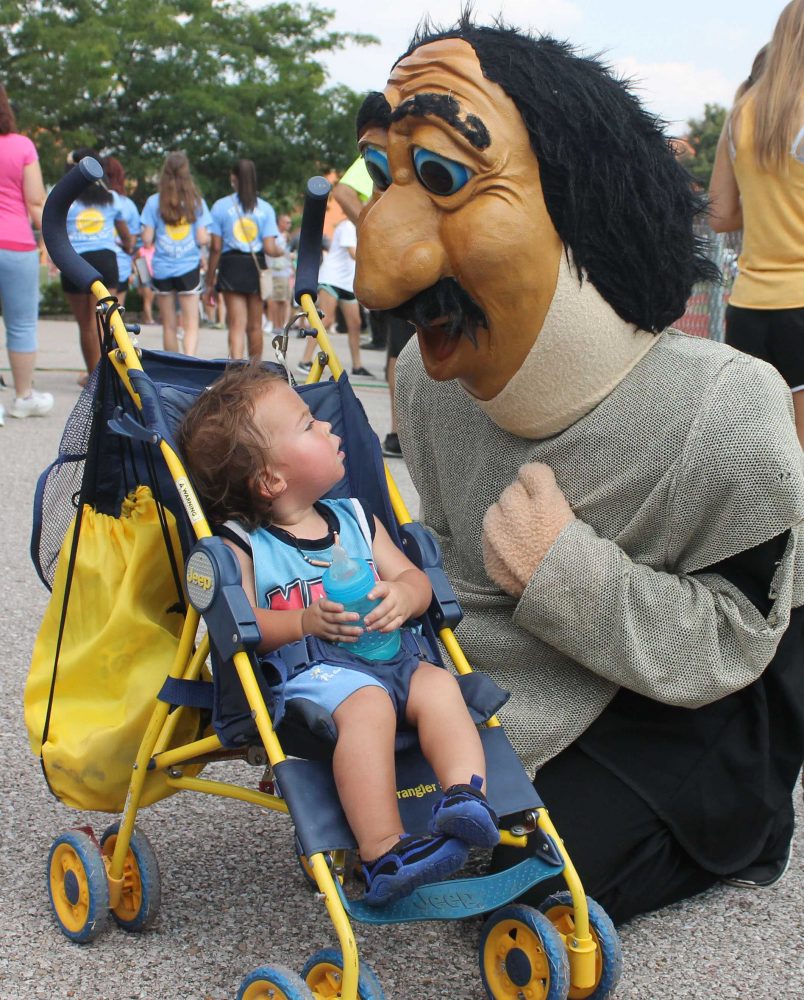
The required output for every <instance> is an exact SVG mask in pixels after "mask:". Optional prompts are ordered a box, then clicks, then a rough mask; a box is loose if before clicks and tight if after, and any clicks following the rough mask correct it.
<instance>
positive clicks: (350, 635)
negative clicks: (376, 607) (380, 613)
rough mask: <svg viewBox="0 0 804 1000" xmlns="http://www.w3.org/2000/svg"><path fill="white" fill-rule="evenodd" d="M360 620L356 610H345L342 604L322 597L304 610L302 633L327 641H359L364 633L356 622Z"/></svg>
mask: <svg viewBox="0 0 804 1000" xmlns="http://www.w3.org/2000/svg"><path fill="white" fill-rule="evenodd" d="M359 620H360V615H359V614H357V613H356V612H354V611H344V610H343V605H342V604H338V603H337V602H335V601H329V600H327V598H326V597H322V598H321V600H320V601H316V602H315V604H311V605H310V606H309V607H307V608H305V609H304V611H303V612H302V617H301V625H302V633H303V634H304V635H315V636H318V638H319V639H326V640H327V642H357V640H358V639H359V638H360V636H361V635H362V634H363V629H362V628H360V627H356V626H355V624H354V623H355V622H356V621H359Z"/></svg>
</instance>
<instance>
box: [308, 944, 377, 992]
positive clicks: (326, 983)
mask: <svg viewBox="0 0 804 1000" xmlns="http://www.w3.org/2000/svg"><path fill="white" fill-rule="evenodd" d="M302 978H303V979H304V981H305V982H306V983H307V985H308V986H309V987H310V989H311V990H312V991H313V994H314V995H315V997H316V1000H319V998H320V1000H339V998H340V995H341V983H342V981H343V956H342V954H341V951H340V949H339V948H322V949H321V951H317V952H316V953H315V954H314V955H313V956H312V958H310V959H308V960H307V962H305V964H304V968H303V969H302ZM357 1000H385V993H383V989H382V986H380V981H379V979H378V978H377V975H376V973H375V972H374V970H373V969H372V968H371V966H370V965H368V964H367V963H366V962H361V963H360V972H359V974H358V979H357Z"/></svg>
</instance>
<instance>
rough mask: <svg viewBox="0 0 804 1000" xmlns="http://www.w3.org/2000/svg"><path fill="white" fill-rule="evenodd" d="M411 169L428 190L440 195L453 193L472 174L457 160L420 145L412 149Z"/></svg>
mask: <svg viewBox="0 0 804 1000" xmlns="http://www.w3.org/2000/svg"><path fill="white" fill-rule="evenodd" d="M413 169H414V170H415V171H416V176H417V177H418V178H419V181H420V182H421V183H422V184H423V185H424V187H426V188H427V190H428V191H432V193H433V194H440V195H450V194H455V193H456V192H457V191H460V190H461V188H462V187H463V186H464V184H466V182H467V181H468V180H469V178H470V177H471V176H472V171H471V170H470V169H469V168H468V167H465V166H464V165H463V164H462V163H458V162H457V160H448V159H447V157H446V156H439V155H438V153H433V152H432V151H431V150H429V149H422V148H421V147H420V146H416V147H414V149H413Z"/></svg>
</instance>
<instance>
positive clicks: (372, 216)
mask: <svg viewBox="0 0 804 1000" xmlns="http://www.w3.org/2000/svg"><path fill="white" fill-rule="evenodd" d="M357 232H358V238H357V255H356V257H357V268H356V271H355V295H356V296H357V298H358V299H359V300H360V302H361V303H362V304H363V305H364V306H365V307H366V308H367V309H393V308H394V307H395V306H398V305H401V304H402V303H403V302H407V300H408V299H410V298H412V297H413V296H414V295H416V293H417V292H421V291H423V290H424V289H425V288H429V287H430V286H431V285H434V284H435V283H436V282H437V281H438V280H439V278H444V277H447V276H448V275H449V264H448V261H447V256H446V253H445V251H444V247H443V245H442V243H441V237H440V232H439V213H438V211H437V209H436V208H435V206H434V205H433V203H432V202H431V201H430V199H429V198H428V197H427V196H426V194H425V193H424V192H423V191H421V189H419V188H418V185H417V186H415V187H414V186H413V185H394V184H392V185H391V187H390V188H388V190H387V191H385V192H383V194H382V195H380V196H379V197H378V198H377V200H376V201H374V202H371V203H369V205H368V207H367V208H366V209H365V211H364V212H363V214H362V215H361V216H360V221H359V223H358V230H357Z"/></svg>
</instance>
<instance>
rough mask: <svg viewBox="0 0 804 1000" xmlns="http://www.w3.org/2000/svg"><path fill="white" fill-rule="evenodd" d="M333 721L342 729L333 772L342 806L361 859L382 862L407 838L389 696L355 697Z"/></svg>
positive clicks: (373, 690)
mask: <svg viewBox="0 0 804 1000" xmlns="http://www.w3.org/2000/svg"><path fill="white" fill-rule="evenodd" d="M332 717H333V720H334V721H335V725H336V726H337V727H338V742H337V743H336V744H335V754H334V757H333V760H332V770H333V773H334V775H335V784H336V786H337V788H338V795H339V797H340V800H341V805H342V806H343V811H344V813H345V814H346V818H347V820H348V821H349V826H350V827H351V828H352V833H354V835H355V839H356V840H357V846H358V850H359V851H360V857H361V858H363V859H364V860H371V859H373V858H378V857H380V855H381V854H384V853H385V852H386V851H388V850H390V849H391V848H392V847H393V846H394V844H396V842H397V841H398V840H399V838H400V837H401V836H402V833H403V829H402V819H401V817H400V815H399V806H398V805H397V798H396V771H395V766H394V737H395V735H396V713H395V712H394V707H393V704H392V703H391V699H390V698H389V696H388V693H387V692H386V691H385V690H384V689H383V688H379V687H374V686H372V687H363V688H359V689H358V690H357V691H355V693H354V694H352V695H350V696H349V697H348V698H347V699H346V700H345V701H343V702H341V704H340V705H339V706H338V707H337V708H336V709H335V712H334V713H333V716H332Z"/></svg>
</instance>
